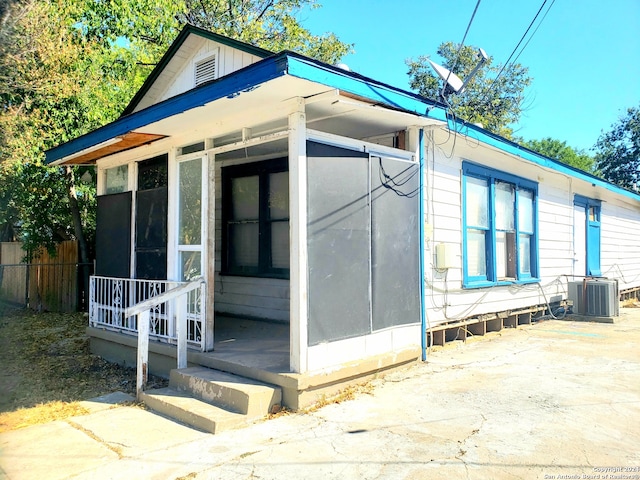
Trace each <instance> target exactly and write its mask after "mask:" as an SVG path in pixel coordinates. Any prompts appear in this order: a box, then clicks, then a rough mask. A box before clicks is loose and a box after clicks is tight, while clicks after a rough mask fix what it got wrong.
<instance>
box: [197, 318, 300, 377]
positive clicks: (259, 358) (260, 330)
mask: <svg viewBox="0 0 640 480" xmlns="http://www.w3.org/2000/svg"><path fill="white" fill-rule="evenodd" d="M202 355H204V356H211V357H213V358H215V359H218V360H220V361H225V362H232V363H237V364H238V365H242V366H245V367H250V368H257V369H261V370H266V371H269V372H272V373H289V371H290V369H289V325H288V324H285V323H277V322H270V321H266V320H265V321H261V320H249V319H246V318H238V317H228V316H225V315H216V318H215V324H214V350H213V352H207V353H203V354H202Z"/></svg>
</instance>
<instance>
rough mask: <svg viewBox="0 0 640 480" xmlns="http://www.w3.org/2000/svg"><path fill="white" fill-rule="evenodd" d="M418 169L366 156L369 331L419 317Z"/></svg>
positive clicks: (394, 161)
mask: <svg viewBox="0 0 640 480" xmlns="http://www.w3.org/2000/svg"><path fill="white" fill-rule="evenodd" d="M419 180H420V178H419V168H418V165H417V164H415V163H409V162H403V161H400V160H395V159H390V158H379V157H371V219H372V222H371V228H372V231H371V260H372V261H371V274H372V277H371V282H372V283H371V292H372V296H371V299H372V311H371V313H372V324H373V330H374V331H375V330H380V329H383V328H387V327H392V326H395V325H406V324H410V323H416V322H417V321H419V319H420V290H419V285H420V272H419V261H418V259H419V258H420V257H419V255H420V251H419V231H418V225H419V224H418V219H419V213H418V212H419V188H420V187H419V185H420V182H419Z"/></svg>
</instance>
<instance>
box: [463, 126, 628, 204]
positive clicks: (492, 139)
mask: <svg viewBox="0 0 640 480" xmlns="http://www.w3.org/2000/svg"><path fill="white" fill-rule="evenodd" d="M456 124H457V127H456V131H457V132H458V133H461V134H463V135H466V136H468V137H471V138H473V136H471V135H469V133H463V130H465V129H467V131H468V130H472V131H473V132H474V133H476V134H477V136H476V137H475V138H476V139H477V140H478V141H480V142H483V143H485V144H487V145H490V146H492V147H495V148H498V149H499V150H502V151H503V152H505V153H508V154H510V155H514V156H517V157H520V158H522V159H523V160H527V161H529V162H531V163H535V164H536V165H540V166H542V167H545V168H549V169H551V170H555V171H557V172H559V173H562V174H564V175H570V176H572V177H574V178H578V179H580V180H584V181H585V182H589V183H591V184H592V185H594V186H599V187H602V188H605V189H607V190H609V191H611V192H614V193H617V194H620V195H623V196H625V197H628V198H631V199H633V200H635V201H638V202H640V194H638V193H635V192H632V191H631V190H627V189H626V188H622V187H620V186H618V185H616V184H614V183H611V182H609V181H607V180H604V179H602V178H600V177H596V176H595V175H593V174H591V173H588V172H585V171H584V170H580V169H579V168H576V167H572V166H571V165H567V164H566V163H562V162H561V161H559V160H555V159H553V158H549V157H545V156H544V155H541V154H539V153H537V152H534V151H533V150H530V149H528V148H527V147H523V146H522V145H519V144H517V143H515V142H513V141H511V140H508V139H506V138H504V137H501V136H500V135H496V134H494V133H491V132H489V131H487V130H485V129H484V128H480V127H478V126H476V125H473V124H471V123H466V122H464V121H461V120H457V121H456Z"/></svg>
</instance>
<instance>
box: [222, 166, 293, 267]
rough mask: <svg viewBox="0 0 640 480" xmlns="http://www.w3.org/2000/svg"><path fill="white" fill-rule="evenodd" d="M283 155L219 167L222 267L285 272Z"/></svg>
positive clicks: (286, 201) (286, 174) (285, 174)
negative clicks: (220, 182) (220, 168)
mask: <svg viewBox="0 0 640 480" xmlns="http://www.w3.org/2000/svg"><path fill="white" fill-rule="evenodd" d="M287 168H288V166H287V159H286V158H282V159H277V160H269V161H265V162H257V163H252V164H245V165H235V166H230V167H224V168H223V169H222V203H223V212H222V223H223V237H222V238H223V245H222V251H223V265H222V268H223V273H227V274H235V275H247V276H262V277H276V278H288V277H289V172H288V170H287Z"/></svg>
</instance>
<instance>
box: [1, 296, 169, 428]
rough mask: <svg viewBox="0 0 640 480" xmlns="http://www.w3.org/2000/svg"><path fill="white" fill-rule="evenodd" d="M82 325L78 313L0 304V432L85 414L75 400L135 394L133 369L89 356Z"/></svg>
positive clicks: (85, 321) (160, 381)
mask: <svg viewBox="0 0 640 480" xmlns="http://www.w3.org/2000/svg"><path fill="white" fill-rule="evenodd" d="M86 326H87V318H86V317H85V316H84V315H83V314H82V313H70V314H64V313H35V312H32V311H30V310H25V309H16V308H12V307H10V306H8V305H6V304H0V365H2V369H1V370H0V431H5V430H10V429H13V428H16V427H23V426H27V425H29V424H32V423H41V422H46V421H51V420H56V419H59V418H64V417H66V416H71V415H77V414H82V413H86V412H83V410H82V409H81V408H79V407H78V406H77V405H76V404H75V403H76V402H78V401H81V400H86V399H88V398H92V397H97V396H100V395H104V394H107V393H111V392H115V391H122V392H126V393H134V392H135V382H136V380H135V370H133V369H130V368H124V367H122V366H121V365H117V364H113V363H109V362H107V361H105V360H104V359H102V358H100V357H98V356H96V355H91V353H90V352H89V341H88V338H87V336H86V334H85V329H86ZM151 381H152V382H154V383H156V384H159V385H161V384H163V383H164V380H162V379H157V378H155V377H154V378H152V379H151Z"/></svg>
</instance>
